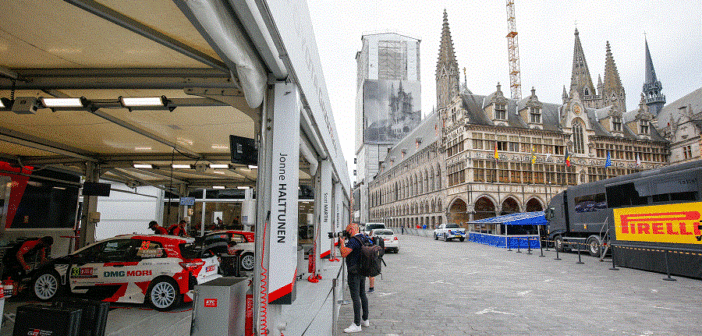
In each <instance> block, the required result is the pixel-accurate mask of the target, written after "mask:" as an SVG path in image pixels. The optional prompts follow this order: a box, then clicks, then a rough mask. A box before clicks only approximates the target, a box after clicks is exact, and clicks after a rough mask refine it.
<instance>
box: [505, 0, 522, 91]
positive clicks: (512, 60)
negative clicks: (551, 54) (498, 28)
mask: <svg viewBox="0 0 702 336" xmlns="http://www.w3.org/2000/svg"><path fill="white" fill-rule="evenodd" d="M507 29H508V30H509V33H507V52H508V56H509V88H510V91H511V92H512V99H516V100H520V99H522V79H521V75H520V74H519V42H518V39H517V19H516V17H515V14H514V0H507Z"/></svg>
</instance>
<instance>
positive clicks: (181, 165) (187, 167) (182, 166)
mask: <svg viewBox="0 0 702 336" xmlns="http://www.w3.org/2000/svg"><path fill="white" fill-rule="evenodd" d="M171 167H173V169H190V168H192V166H191V165H189V164H172V165H171Z"/></svg>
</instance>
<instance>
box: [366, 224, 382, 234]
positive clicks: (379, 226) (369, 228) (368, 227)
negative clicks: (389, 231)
mask: <svg viewBox="0 0 702 336" xmlns="http://www.w3.org/2000/svg"><path fill="white" fill-rule="evenodd" d="M384 228H385V224H383V223H366V224H365V226H364V227H363V229H362V230H363V232H364V233H365V234H367V235H370V232H371V231H373V230H375V229H384Z"/></svg>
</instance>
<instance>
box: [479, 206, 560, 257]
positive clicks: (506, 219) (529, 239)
mask: <svg viewBox="0 0 702 336" xmlns="http://www.w3.org/2000/svg"><path fill="white" fill-rule="evenodd" d="M468 224H472V225H470V226H471V227H475V226H483V225H484V224H492V225H494V226H497V225H504V234H493V233H489V232H474V231H471V232H470V233H469V237H468V241H472V242H476V243H481V244H485V245H490V246H496V247H503V248H504V247H507V246H509V247H510V248H512V247H513V248H517V247H521V248H527V247H529V245H531V248H539V246H540V245H539V236H540V230H541V229H540V226H541V225H547V224H548V221H546V217H545V216H544V212H543V211H533V212H524V213H513V214H509V215H504V216H497V217H491V218H484V219H480V220H477V221H473V222H469V223H468ZM516 225H519V226H522V227H524V226H527V225H528V226H531V227H535V228H536V230H537V232H538V234H536V235H533V234H509V231H510V230H509V228H508V227H509V226H516ZM515 231H516V232H520V233H523V232H524V230H513V232H515Z"/></svg>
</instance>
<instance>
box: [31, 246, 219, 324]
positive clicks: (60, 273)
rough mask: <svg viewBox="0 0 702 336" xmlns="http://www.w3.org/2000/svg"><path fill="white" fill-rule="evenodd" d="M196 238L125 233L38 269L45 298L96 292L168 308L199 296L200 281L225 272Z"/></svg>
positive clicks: (38, 289) (38, 288)
mask: <svg viewBox="0 0 702 336" xmlns="http://www.w3.org/2000/svg"><path fill="white" fill-rule="evenodd" d="M193 243H194V239H193V238H183V237H178V236H167V235H123V236H117V237H114V238H109V239H105V240H102V241H99V242H96V243H94V244H91V245H88V246H86V247H84V248H81V249H79V250H77V251H75V252H73V253H71V254H69V255H67V256H64V257H60V258H56V259H53V260H51V261H49V262H48V263H46V264H45V265H43V266H42V267H41V268H39V269H38V270H37V271H36V272H35V276H34V278H33V280H32V290H33V292H34V294H35V295H36V296H37V298H38V299H39V300H42V301H48V300H51V299H53V298H54V297H56V296H57V295H61V294H63V293H66V294H93V295H96V296H99V298H100V299H103V301H107V302H128V303H147V302H148V303H149V304H151V306H153V307H154V308H155V309H156V310H159V311H166V310H170V309H172V308H174V307H176V306H178V305H179V304H180V303H181V302H190V301H192V300H193V296H192V289H193V288H194V287H195V285H198V284H202V283H205V282H208V281H210V280H214V279H216V278H219V277H221V275H220V274H219V272H218V267H219V261H218V260H217V257H216V256H214V255H212V254H207V253H205V254H204V255H203V253H202V251H200V250H198V249H197V248H196V246H195V245H194V244H193Z"/></svg>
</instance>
